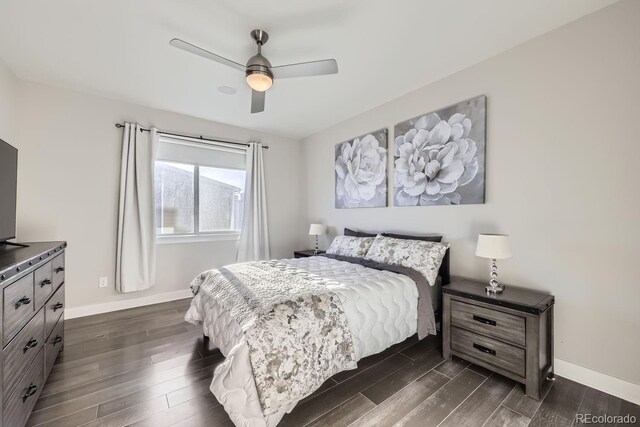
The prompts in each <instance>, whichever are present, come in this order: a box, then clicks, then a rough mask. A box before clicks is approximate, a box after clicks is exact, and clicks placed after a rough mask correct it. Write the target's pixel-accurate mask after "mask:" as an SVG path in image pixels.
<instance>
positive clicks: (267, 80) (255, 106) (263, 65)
mask: <svg viewBox="0 0 640 427" xmlns="http://www.w3.org/2000/svg"><path fill="white" fill-rule="evenodd" d="M251 37H252V38H253V40H255V42H256V44H257V45H258V53H257V54H256V55H254V56H252V57H251V58H249V61H247V65H242V64H240V63H238V62H235V61H232V60H230V59H227V58H223V57H222V56H220V55H216V54H215V53H212V52H209V51H208V50H205V49H202V48H200V47H198V46H195V45H193V44H191V43H188V42H186V41H184V40H180V39H173V40H171V41H170V42H169V44H170V45H171V46H173V47H177V48H178V49H182V50H184V51H187V52H190V53H194V54H196V55H198V56H202V57H203V58H207V59H210V60H212V61H216V62H218V63H220V64H223V65H226V66H228V67H231V68H235V69H236V70H239V71H244V72H245V76H246V80H247V84H248V85H249V87H250V88H251V113H260V112H262V111H264V98H265V92H266V91H267V90H268V89H269V88H270V87H271V85H272V84H273V79H288V78H293V77H308V76H320V75H324V74H336V73H337V72H338V63H337V62H336V60H335V59H324V60H321V61H311V62H301V63H298V64H288V65H279V66H277V67H273V66H272V65H271V63H270V62H269V60H268V59H267V58H265V57H264V56H262V46H264V45H265V44H266V43H267V41H268V40H269V34H267V32H266V31H263V30H253V31H251Z"/></svg>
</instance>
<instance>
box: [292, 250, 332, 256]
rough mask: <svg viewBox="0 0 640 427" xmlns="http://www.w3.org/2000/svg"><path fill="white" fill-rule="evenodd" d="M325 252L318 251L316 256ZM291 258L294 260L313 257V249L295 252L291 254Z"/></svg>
mask: <svg viewBox="0 0 640 427" xmlns="http://www.w3.org/2000/svg"><path fill="white" fill-rule="evenodd" d="M325 252H326V251H318V255H320V254H323V253H325ZM293 256H294V257H295V258H306V257H310V256H314V255H313V249H307V250H304V251H295V252H294V253H293Z"/></svg>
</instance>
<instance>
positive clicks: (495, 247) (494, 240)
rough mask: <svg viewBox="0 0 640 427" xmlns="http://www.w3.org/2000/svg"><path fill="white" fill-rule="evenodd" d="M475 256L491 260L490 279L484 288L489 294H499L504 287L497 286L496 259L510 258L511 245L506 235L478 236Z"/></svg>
mask: <svg viewBox="0 0 640 427" xmlns="http://www.w3.org/2000/svg"><path fill="white" fill-rule="evenodd" d="M476 256H479V257H482V258H490V259H491V278H490V280H489V286H487V287H486V288H485V290H486V291H487V293H489V294H499V293H500V292H502V291H503V290H504V286H502V285H499V284H498V266H497V265H496V260H497V259H506V258H511V244H510V243H509V236H507V235H506V234H480V235H478V245H477V246H476Z"/></svg>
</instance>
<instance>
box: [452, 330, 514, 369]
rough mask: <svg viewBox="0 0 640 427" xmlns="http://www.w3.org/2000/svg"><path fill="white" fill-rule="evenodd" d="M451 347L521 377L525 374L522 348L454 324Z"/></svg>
mask: <svg viewBox="0 0 640 427" xmlns="http://www.w3.org/2000/svg"><path fill="white" fill-rule="evenodd" d="M451 349H453V350H454V351H456V352H458V353H463V354H464V355H466V356H469V357H471V358H475V359H480V360H482V361H484V362H486V363H489V364H490V365H492V366H494V367H498V368H502V369H504V370H506V371H509V372H512V373H514V374H516V375H519V376H521V377H524V376H525V350H524V349H522V348H519V347H516V346H513V345H510V344H505V343H503V342H500V341H497V340H494V339H491V338H487V337H484V336H482V335H479V334H476V333H473V332H469V331H466V330H464V329H460V328H456V327H455V326H454V327H451Z"/></svg>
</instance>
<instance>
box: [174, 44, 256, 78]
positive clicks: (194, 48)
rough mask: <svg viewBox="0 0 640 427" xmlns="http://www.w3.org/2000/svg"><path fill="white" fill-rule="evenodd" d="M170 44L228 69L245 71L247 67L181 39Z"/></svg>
mask: <svg viewBox="0 0 640 427" xmlns="http://www.w3.org/2000/svg"><path fill="white" fill-rule="evenodd" d="M169 44H170V45H171V46H173V47H177V48H178V49H182V50H184V51H186V52H189V53H193V54H196V55H198V56H201V57H203V58H206V59H210V60H211V61H215V62H217V63H220V64H222V65H226V66H227V67H231V68H235V69H236V70H240V71H245V68H246V67H245V66H244V65H242V64H238V63H237V62H235V61H232V60H230V59H227V58H223V57H222V56H220V55H216V54H215V53H211V52H209V51H208V50H204V49H202V48H200V47H198V46H196V45H193V44H191V43H188V42H186V41H184V40H180V39H172V40H171V41H170V42H169Z"/></svg>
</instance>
